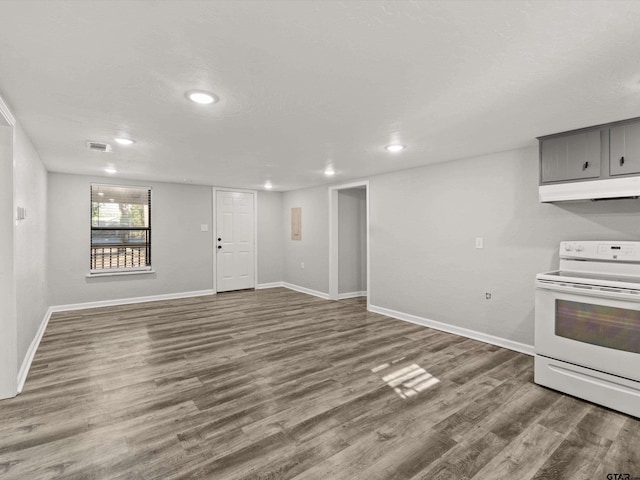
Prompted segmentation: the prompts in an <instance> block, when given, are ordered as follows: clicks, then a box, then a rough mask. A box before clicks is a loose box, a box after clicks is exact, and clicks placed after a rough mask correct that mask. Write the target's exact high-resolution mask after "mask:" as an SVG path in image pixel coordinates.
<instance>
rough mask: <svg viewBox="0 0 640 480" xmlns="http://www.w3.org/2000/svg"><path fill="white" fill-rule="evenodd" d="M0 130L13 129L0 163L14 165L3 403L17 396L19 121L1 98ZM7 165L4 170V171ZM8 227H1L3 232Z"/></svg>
mask: <svg viewBox="0 0 640 480" xmlns="http://www.w3.org/2000/svg"><path fill="white" fill-rule="evenodd" d="M0 127H1V128H7V129H10V132H7V133H8V135H7V136H8V137H10V140H9V141H8V142H7V143H8V145H7V148H6V149H5V148H4V147H3V148H2V150H5V151H6V158H4V155H3V156H2V158H0V162H7V163H9V164H10V165H11V167H10V171H11V174H10V175H9V177H8V178H6V177H5V180H6V182H7V183H10V185H11V187H10V189H8V191H5V192H6V194H8V195H10V196H11V201H10V202H9V203H10V205H9V211H10V212H11V214H10V215H6V216H5V215H4V213H9V212H5V211H4V209H5V206H4V205H3V206H2V210H3V215H2V218H3V220H2V221H3V222H6V225H8V226H9V229H10V230H9V232H8V235H7V238H11V240H10V241H11V248H10V249H8V250H9V251H8V252H5V255H8V256H9V258H8V259H7V260H8V262H7V263H8V264H9V265H8V266H9V268H8V271H7V275H6V277H5V280H4V281H2V285H0V296H1V297H2V298H1V302H2V303H3V304H4V308H2V309H1V310H0V328H1V330H2V335H1V336H0V349H1V351H0V399H3V398H11V397H15V396H16V395H17V394H18V358H17V357H18V318H17V305H16V269H15V258H16V228H15V218H16V217H15V211H16V210H15V208H16V205H15V185H14V177H15V174H14V168H13V162H14V161H15V145H16V119H15V117H14V116H13V114H12V113H11V110H9V107H8V106H7V104H6V103H5V102H4V100H3V99H2V97H0ZM4 167H5V165H3V166H2V168H3V169H4ZM4 227H5V223H3V224H2V228H3V229H4Z"/></svg>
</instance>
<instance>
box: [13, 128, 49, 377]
mask: <svg viewBox="0 0 640 480" xmlns="http://www.w3.org/2000/svg"><path fill="white" fill-rule="evenodd" d="M15 142H16V143H15V149H14V157H15V161H14V164H15V167H14V202H15V206H16V207H24V208H25V209H26V218H25V219H24V220H20V221H17V222H16V223H15V280H16V292H15V293H16V316H17V319H18V322H17V338H18V347H17V354H18V368H20V366H21V365H22V362H23V360H24V358H25V355H26V354H27V350H28V349H29V345H30V344H31V342H32V341H33V339H34V337H35V336H36V333H37V332H38V328H39V327H40V324H41V323H42V320H43V318H44V316H45V314H46V312H47V309H48V306H49V304H48V303H47V272H46V269H47V247H46V245H47V243H46V242H47V170H46V169H45V167H44V165H43V163H42V161H41V160H40V156H39V155H38V153H37V152H36V150H35V149H34V147H33V145H32V144H31V141H30V140H29V138H28V137H27V135H26V133H25V132H24V131H23V130H22V128H21V127H20V125H19V124H18V125H17V126H16V135H15Z"/></svg>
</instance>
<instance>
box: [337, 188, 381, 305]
mask: <svg viewBox="0 0 640 480" xmlns="http://www.w3.org/2000/svg"><path fill="white" fill-rule="evenodd" d="M369 263H370V262H369V182H368V181H362V182H354V183H348V184H344V185H337V186H334V187H329V299H331V300H340V299H344V298H351V297H366V298H367V309H368V308H369V292H370V277H371V274H370V268H369Z"/></svg>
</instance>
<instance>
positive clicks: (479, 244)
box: [476, 237, 484, 248]
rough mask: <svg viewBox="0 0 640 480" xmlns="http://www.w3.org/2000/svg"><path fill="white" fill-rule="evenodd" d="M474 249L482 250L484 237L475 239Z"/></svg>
mask: <svg viewBox="0 0 640 480" xmlns="http://www.w3.org/2000/svg"><path fill="white" fill-rule="evenodd" d="M476 248H484V237H476Z"/></svg>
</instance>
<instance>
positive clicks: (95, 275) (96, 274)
mask: <svg viewBox="0 0 640 480" xmlns="http://www.w3.org/2000/svg"><path fill="white" fill-rule="evenodd" d="M149 273H156V271H155V270H132V271H130V272H125V271H121V272H91V273H87V278H98V277H119V276H122V275H145V274H149Z"/></svg>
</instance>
